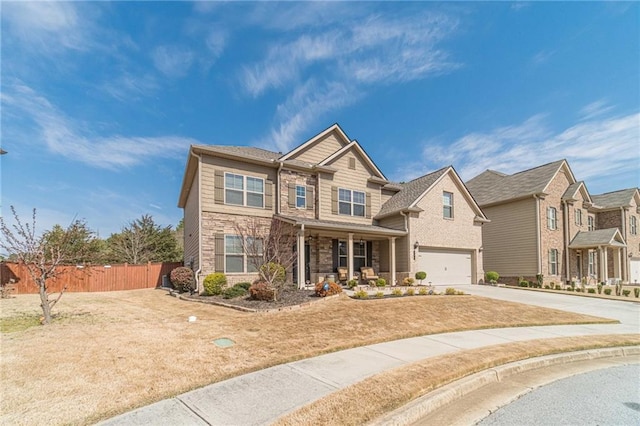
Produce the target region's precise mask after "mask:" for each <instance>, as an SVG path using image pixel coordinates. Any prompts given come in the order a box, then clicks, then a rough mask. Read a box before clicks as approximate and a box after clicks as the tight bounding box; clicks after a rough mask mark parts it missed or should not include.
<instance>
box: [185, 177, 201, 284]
mask: <svg viewBox="0 0 640 426" xmlns="http://www.w3.org/2000/svg"><path fill="white" fill-rule="evenodd" d="M199 185H200V182H199V180H198V173H197V172H196V176H195V178H194V179H193V183H192V184H191V189H190V190H189V196H188V197H187V202H186V204H185V207H184V263H185V265H187V264H188V263H189V260H190V259H191V258H193V268H194V271H197V270H198V268H200V263H199V261H200V259H199V250H200V247H199V239H198V236H199V235H200V208H199V205H198V187H199Z"/></svg>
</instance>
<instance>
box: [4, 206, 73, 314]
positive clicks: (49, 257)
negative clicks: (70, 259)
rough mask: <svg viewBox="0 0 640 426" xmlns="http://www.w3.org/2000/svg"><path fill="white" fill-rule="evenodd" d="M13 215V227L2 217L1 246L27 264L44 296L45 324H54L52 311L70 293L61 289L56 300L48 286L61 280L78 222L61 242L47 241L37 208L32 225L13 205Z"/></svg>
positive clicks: (64, 288)
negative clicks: (40, 231) (40, 228)
mask: <svg viewBox="0 0 640 426" xmlns="http://www.w3.org/2000/svg"><path fill="white" fill-rule="evenodd" d="M11 212H12V213H13V217H14V219H15V222H16V223H15V224H13V225H12V226H11V227H9V226H8V225H7V224H6V222H5V221H4V219H3V218H2V217H0V232H1V233H2V239H1V240H0V247H2V248H3V249H4V250H6V251H7V252H8V253H10V254H12V255H15V256H16V257H17V260H18V262H20V263H24V265H25V266H26V268H27V270H28V271H29V275H30V276H31V278H32V279H33V281H34V282H35V283H36V285H37V286H38V291H39V294H40V306H41V307H42V314H43V317H44V319H43V321H42V322H43V324H49V323H51V310H52V308H53V307H54V306H55V304H56V303H58V301H59V300H60V298H61V297H62V295H63V294H64V292H65V290H66V286H65V287H63V288H62V290H60V292H59V293H58V295H57V296H56V297H53V295H54V293H49V291H48V287H47V285H48V283H49V281H50V280H52V279H54V278H56V277H58V276H59V275H60V273H61V271H60V270H59V269H58V266H59V265H61V264H63V263H65V259H66V257H67V256H68V255H69V253H68V250H69V247H70V245H69V241H68V240H69V235H71V234H72V233H73V232H74V231H75V230H76V228H75V227H74V225H77V223H76V222H74V223H73V224H71V225H70V226H69V228H67V230H66V231H65V232H64V234H63V235H61V236H60V238H59V239H51V238H49V239H47V238H45V237H43V236H38V235H37V234H36V209H33V215H32V220H31V223H23V222H22V221H21V220H20V218H19V217H18V214H17V213H16V210H15V208H14V207H13V206H11Z"/></svg>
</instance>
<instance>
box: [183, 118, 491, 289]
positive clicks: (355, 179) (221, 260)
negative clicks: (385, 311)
mask: <svg viewBox="0 0 640 426" xmlns="http://www.w3.org/2000/svg"><path fill="white" fill-rule="evenodd" d="M178 206H179V207H181V208H183V209H184V225H185V244H184V249H185V264H187V265H191V266H192V267H193V269H194V270H195V271H196V272H197V276H198V278H199V279H201V278H202V277H203V276H206V275H207V274H209V273H211V272H214V271H220V272H224V273H225V274H226V275H227V277H228V280H229V282H231V283H233V282H238V281H252V280H253V279H255V278H256V274H255V272H254V271H252V270H251V267H250V266H249V262H248V261H247V259H246V257H247V255H246V253H243V250H242V244H239V243H238V235H237V232H236V231H235V230H236V229H237V226H236V225H237V224H239V223H243V222H244V221H247V220H248V219H247V218H251V220H253V221H255V220H257V219H256V218H258V220H260V221H262V223H263V224H264V225H266V226H269V224H272V223H274V222H273V221H280V222H281V223H286V224H288V225H289V226H292V227H294V228H295V232H296V235H297V238H296V242H295V244H294V247H292V250H295V252H296V253H297V260H296V262H295V263H296V265H295V266H294V267H293V268H291V270H290V271H287V272H288V274H289V276H291V278H292V280H293V281H294V282H295V283H297V284H298V286H300V287H302V286H303V285H304V284H305V283H306V282H315V281H316V280H317V279H318V278H319V277H325V276H327V275H334V276H335V275H336V273H337V269H338V267H345V268H347V270H348V276H349V277H356V276H357V275H358V273H359V272H360V268H361V267H365V266H368V267H373V268H374V270H375V271H376V272H377V273H378V275H380V276H382V277H385V278H386V279H387V281H388V282H389V283H390V284H392V283H396V282H398V281H399V280H402V279H403V278H404V277H407V276H413V274H415V272H416V271H425V272H427V280H426V281H427V282H432V283H434V284H461V283H475V282H478V280H479V279H482V277H483V275H484V270H483V266H482V256H481V254H480V250H481V245H482V225H483V224H484V223H486V222H487V219H486V217H485V216H484V214H483V212H482V211H481V210H480V208H479V207H478V205H477V204H476V203H475V201H474V200H473V197H471V195H470V194H469V192H468V191H467V189H466V187H465V185H464V183H463V182H462V180H461V179H460V177H459V176H458V174H457V173H456V171H455V170H454V169H453V167H445V168H442V169H440V170H438V171H435V172H433V173H430V174H428V175H425V176H422V177H420V178H418V179H415V180H413V181H411V182H408V183H394V182H390V181H389V180H388V179H387V178H386V177H385V175H384V174H383V173H382V171H381V170H380V169H379V168H378V166H377V165H376V164H375V163H374V162H373V161H372V160H371V158H370V157H369V156H368V155H367V153H366V152H365V151H364V149H363V148H362V146H361V145H360V144H359V143H358V142H357V141H355V140H351V139H349V138H348V137H347V135H346V134H345V133H344V131H343V130H342V129H341V128H340V126H338V125H337V124H336V125H333V126H331V127H329V128H328V129H326V130H325V131H323V132H321V133H319V134H318V135H316V136H314V137H312V138H311V139H309V140H308V141H306V142H304V143H302V144H301V145H300V146H298V147H297V148H295V149H293V150H292V151H290V152H288V153H285V154H282V153H276V152H271V151H266V150H263V149H259V148H252V147H243V146H219V145H216V146H209V145H194V146H191V148H190V151H189V156H188V160H187V165H186V170H185V175H184V180H183V183H182V189H181V192H180V197H179V202H178ZM297 265H304V267H300V268H298V267H297Z"/></svg>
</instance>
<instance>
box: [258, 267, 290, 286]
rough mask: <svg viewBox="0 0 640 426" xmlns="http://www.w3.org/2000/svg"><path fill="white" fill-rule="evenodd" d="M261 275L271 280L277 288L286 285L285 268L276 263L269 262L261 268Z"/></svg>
mask: <svg viewBox="0 0 640 426" xmlns="http://www.w3.org/2000/svg"><path fill="white" fill-rule="evenodd" d="M260 274H262V276H264V277H268V278H271V283H272V284H273V285H276V286H277V285H279V284H282V283H284V280H285V277H286V271H285V269H284V266H282V265H280V264H279V263H275V262H268V263H265V264H264V265H262V266H260Z"/></svg>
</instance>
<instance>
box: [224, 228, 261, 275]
mask: <svg viewBox="0 0 640 426" xmlns="http://www.w3.org/2000/svg"><path fill="white" fill-rule="evenodd" d="M245 248H246V252H245ZM262 250H263V242H262V239H261V238H251V237H247V240H246V243H245V246H244V247H243V244H242V237H240V236H239V235H225V237H224V271H225V272H247V273H251V272H257V270H258V269H257V266H258V264H259V263H260V261H261V259H262ZM247 253H248V254H247Z"/></svg>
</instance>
